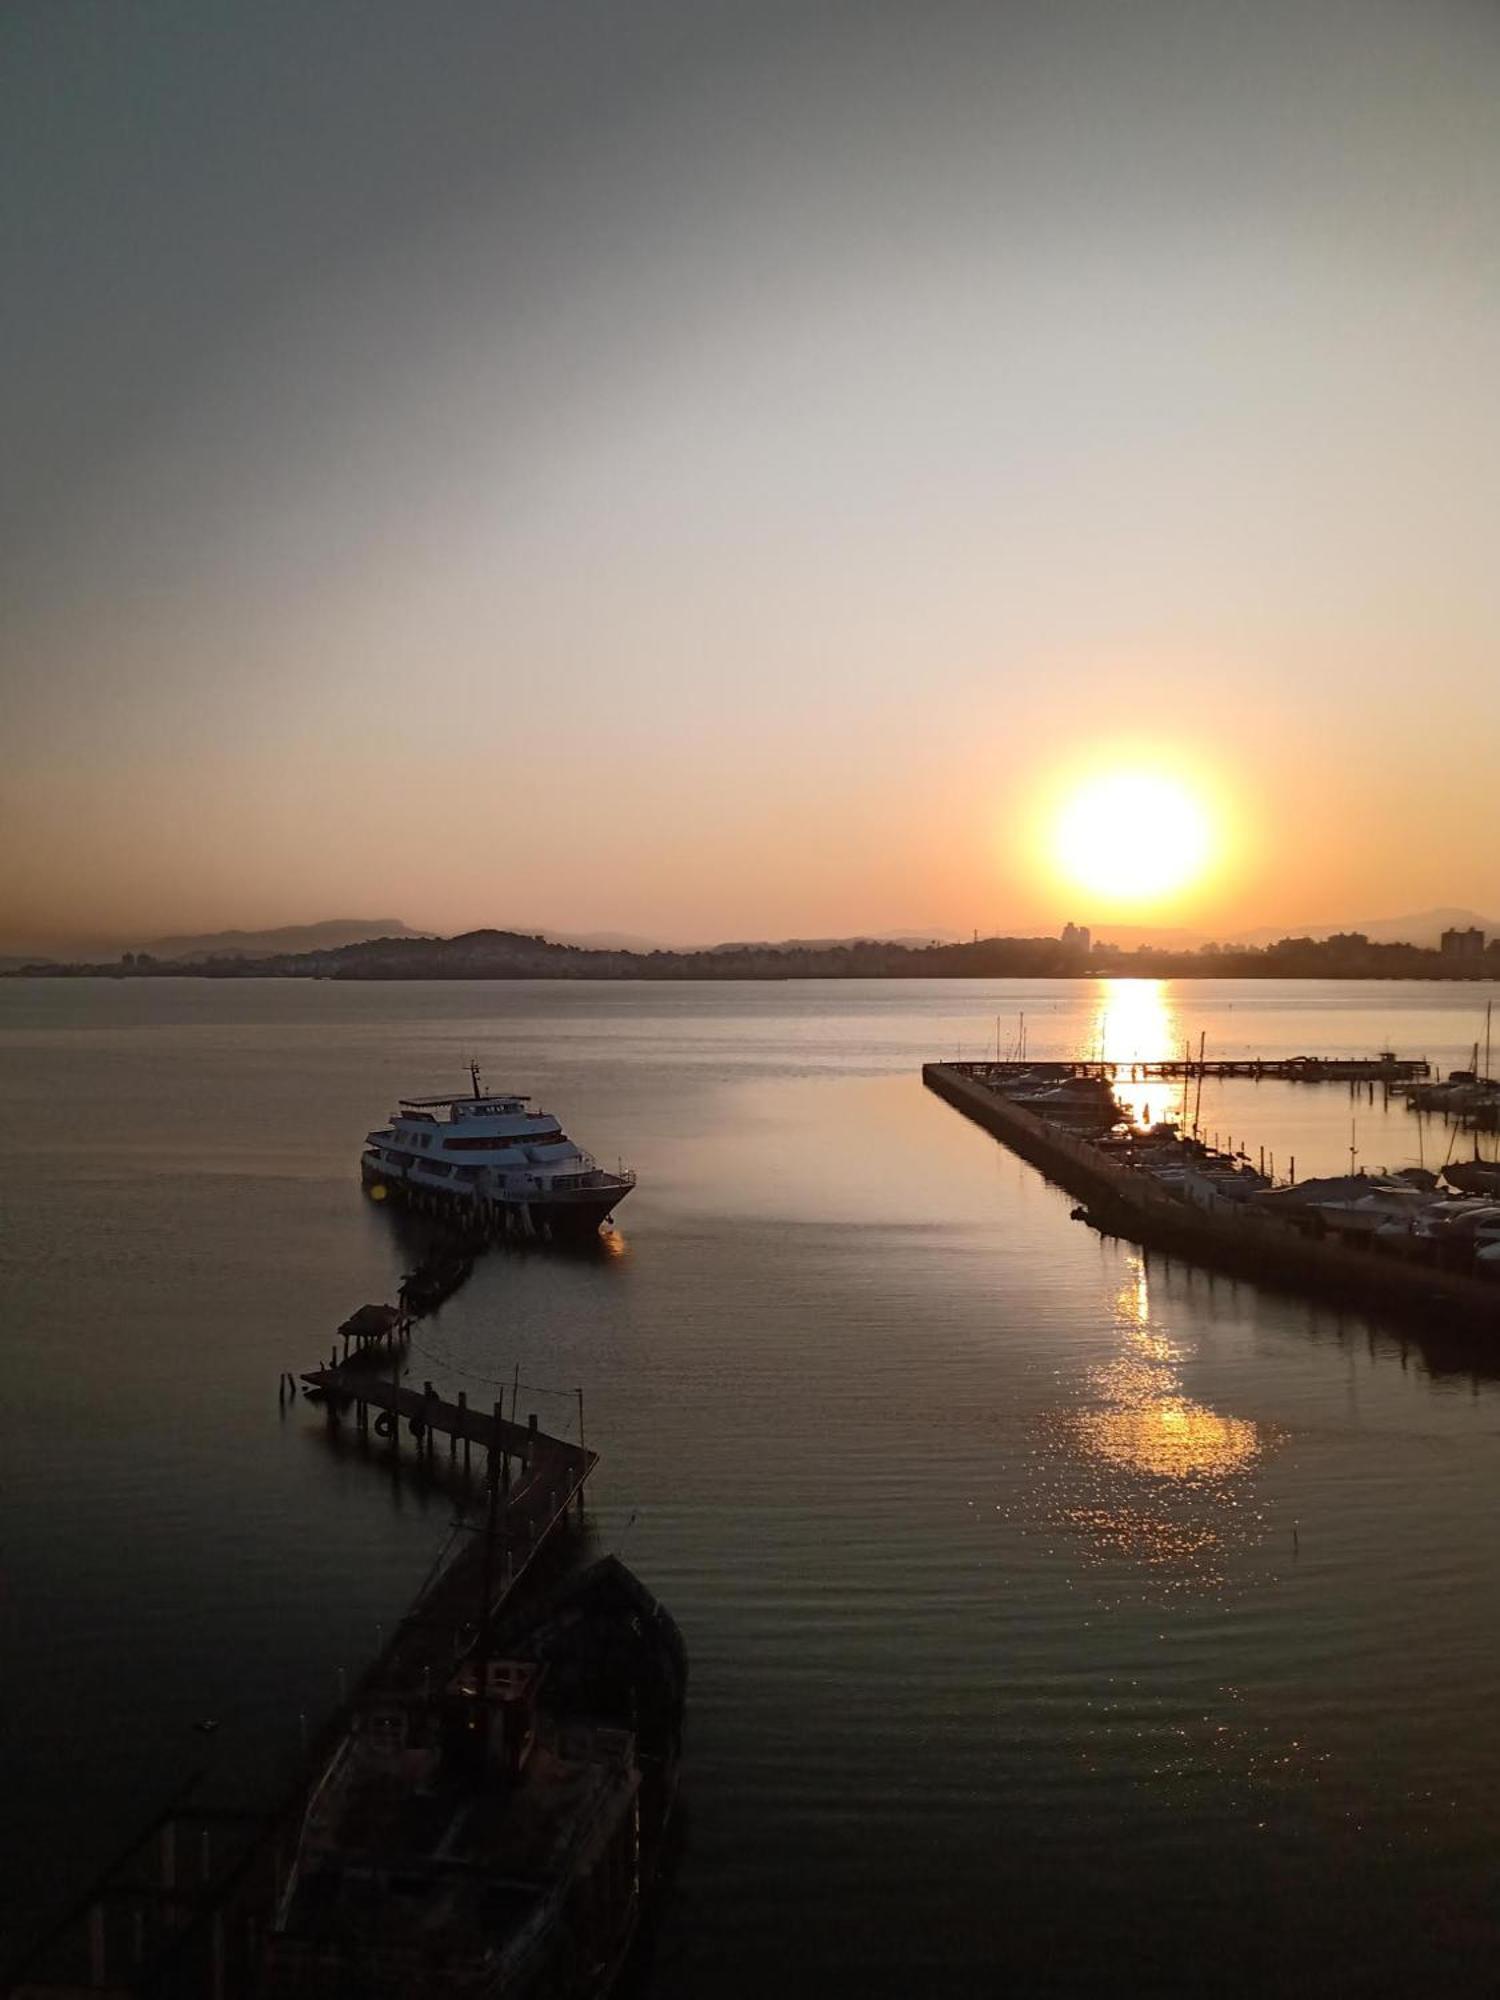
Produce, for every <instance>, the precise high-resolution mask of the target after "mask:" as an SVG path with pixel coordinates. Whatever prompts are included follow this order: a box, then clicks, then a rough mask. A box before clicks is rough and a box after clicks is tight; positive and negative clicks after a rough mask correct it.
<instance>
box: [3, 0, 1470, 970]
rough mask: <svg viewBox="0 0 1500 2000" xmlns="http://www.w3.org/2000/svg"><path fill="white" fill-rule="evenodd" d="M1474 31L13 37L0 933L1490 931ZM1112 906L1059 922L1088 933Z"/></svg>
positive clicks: (800, 22)
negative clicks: (1066, 823) (1180, 829)
mask: <svg viewBox="0 0 1500 2000" xmlns="http://www.w3.org/2000/svg"><path fill="white" fill-rule="evenodd" d="M1497 105H1500V10H1497V9H1496V7H1495V6H1494V5H1493V4H1492V0H1486V4H1473V5H1459V4H1442V0H1411V4H1407V5H1385V4H1381V0H1358V4H1343V5H1341V4H1332V3H1331V0H1327V4H1323V3H1321V0H1290V4H1285V5H1283V4H1277V0H1173V4H1161V5H1153V4H1150V0H1129V4H1121V0H1101V4H1098V5H1088V4H1068V0H1044V4H1037V5H1026V4H1011V3H1010V0H988V4H984V5H979V4H944V0H920V4H918V0H910V4H904V5H897V4H890V3H889V0H850V4H839V0H833V4H829V0H798V3H797V4H787V5H783V4H779V0H746V4H715V0H675V4H672V5H660V4H643V0H595V4H591V5H581V4H572V3H571V0H534V4H529V5H510V4H503V0H487V3H486V4H479V0H472V4H465V5H445V4H441V0H421V4H418V0H403V4H399V5H397V4H390V3H389V0H359V4H357V5H355V4H335V0H316V4H309V0H281V3H280V4H278V0H256V4H249V0H236V3H235V4H214V0H175V3H174V0H140V4H134V5H131V4H124V3H123V0H99V4H87V3H86V0H10V4H9V5H8V6H6V7H5V8H4V9H3V11H0V201H3V204H4V219H3V229H4V237H3V241H4V301H5V305H4V313H3V318H0V396H3V398H4V403H5V409H4V443H3V452H0V480H3V519H4V540H3V557H0V619H3V626H0V643H3V687H0V695H3V709H0V725H3V734H4V762H3V778H0V851H3V853H4V863H3V871H4V873H3V877H0V889H3V892H4V901H5V906H6V907H5V910H4V912H3V915H0V942H8V943H11V944H22V945H24V946H25V947H28V948H34V947H37V946H39V945H43V944H45V943H46V942H47V941H48V940H49V939H54V938H58V937H62V936H67V935H83V936H88V937H126V938H128V937H132V936H133V937H135V938H136V939H137V941H139V940H140V939H142V938H144V937H147V936H150V935H152V934H154V933H156V932H159V931H168V930H182V929H206V928H219V927H221V926H227V925H244V926H259V925H264V924H271V923H284V922H298V921H307V920H312V919H315V918H319V917H325V916H334V915H345V914H363V913H372V914H374V913H382V912H396V913H399V914H400V915H402V916H403V917H404V918H405V919H406V920H407V921H408V922H410V923H414V924H421V925H432V926H436V927H439V928H442V929H445V930H446V929H454V928H460V927H467V926H471V925H475V924H479V923H488V922H493V923H502V924H504V923H523V924H527V925H551V926H556V927H560V928H563V929H570V930H575V931H576V930H591V929H600V928H609V929H623V930H632V931H640V932H646V933H649V934H653V935H658V936H663V937H669V938H710V937H717V936H732V935H740V936H743V935H786V934H802V935H815V934H827V933H846V932H850V931H854V930H859V929H876V930H880V929H893V928H898V927H903V926H908V925H947V926H952V927H955V928H964V929H967V928H968V927H969V926H970V925H971V924H977V925H980V926H981V927H984V928H989V927H990V926H992V925H995V924H999V925H1001V926H1003V927H1005V928H1010V927H1017V928H1023V929H1029V928H1042V929H1048V930H1055V929H1056V927H1057V925H1058V923H1059V922H1060V921H1061V920H1062V918H1063V917H1064V916H1068V915H1074V916H1077V917H1079V918H1080V919H1081V920H1083V921H1088V920H1089V919H1090V917H1091V916H1092V917H1095V918H1097V916H1098V915H1099V912H1097V911H1091V910H1090V909H1089V908H1088V907H1087V904H1086V901H1082V899H1080V898H1078V897H1077V896H1072V895H1069V894H1067V893H1066V892H1064V891H1063V890H1062V889H1060V887H1059V885H1058V884H1057V883H1056V882H1055V881H1054V880H1053V879H1052V878H1051V877H1050V875H1049V874H1048V872H1047V871H1046V870H1045V868H1043V867H1042V866H1041V865H1040V864H1039V862H1038V860H1037V835H1036V825H1037V815H1038V813H1039V811H1040V810H1041V802H1042V801H1043V800H1044V799H1046V798H1049V797H1052V796H1054V795H1055V794H1056V792H1057V789H1058V786H1059V784H1060V783H1062V781H1063V779H1064V778H1065V777H1066V774H1068V773H1070V772H1073V771H1077V770H1083V769H1089V768H1094V769H1097V768H1099V767H1100V766H1103V765H1108V764H1110V763H1111V762H1112V761H1114V760H1117V759H1122V760H1124V761H1126V762H1131V761H1135V762H1139V761H1141V760H1143V759H1145V760H1147V761H1149V762H1150V763H1152V764H1153V765H1154V766H1157V767H1160V768H1163V769H1167V770H1170V771H1175V772H1179V773H1181V774H1182V775H1184V776H1186V777H1188V778H1189V779H1191V780H1192V781H1193V782H1194V783H1195V784H1196V785H1197V786H1198V787H1199V789H1200V790H1202V791H1204V792H1206V793H1207V794H1208V795H1209V796H1210V798H1212V799H1214V800H1217V801H1221V802H1223V803H1222V810H1223V811H1224V813H1225V815H1226V816H1227V818H1226V824H1227V826H1228V830H1229V838H1230V844H1231V846H1232V849H1233V865H1232V866H1229V867H1227V868H1225V869H1223V870H1221V871H1219V872H1217V873H1216V874H1215V875H1214V877H1213V879H1212V880H1211V882H1209V883H1207V884H1205V885H1204V887H1203V889H1202V891H1201V892H1199V893H1197V894H1194V895H1191V896H1188V897H1186V898H1180V899H1176V900H1175V901H1174V902H1173V904H1172V906H1171V908H1170V909H1163V910H1160V911H1158V912H1156V914H1159V915H1160V916H1161V917H1162V918H1163V919H1165V918H1167V917H1172V918H1176V919H1178V920H1180V921H1183V922H1187V923H1190V924H1193V925H1195V926H1198V927H1205V926H1206V927H1208V928H1215V927H1218V928H1225V929H1227V928H1234V927H1239V926H1242V925H1247V924H1255V923H1261V922H1280V921H1287V922H1296V921H1298V920H1302V921H1306V922H1312V921H1316V920H1319V919H1325V918H1327V919H1333V918H1339V917H1358V916H1374V915H1378V914H1381V913H1382V912H1387V911H1390V912H1394V911H1399V910H1404V909H1411V908H1416V907H1419V906H1421V905H1423V904H1430V903H1435V902H1462V903H1471V904H1475V905H1477V906H1479V907H1481V908H1484V907H1489V908H1491V909H1494V910H1495V911H1497V912H1500V783H1497V751H1500V660H1497V645H1496V640H1497V631H1500V616H1497V614H1500V580H1497V579H1500V532H1497V531H1500V113H1497V108H1496V107H1497ZM1081 901H1082V906H1079V905H1080V902H1081Z"/></svg>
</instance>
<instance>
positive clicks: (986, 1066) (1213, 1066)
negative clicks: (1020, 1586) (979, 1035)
mask: <svg viewBox="0 0 1500 2000" xmlns="http://www.w3.org/2000/svg"><path fill="white" fill-rule="evenodd" d="M948 1067H949V1068H951V1069H954V1070H957V1071H960V1072H961V1073H962V1074H964V1075H965V1076H972V1077H977V1078H979V1079H981V1080H983V1081H989V1082H1003V1081H1005V1080H1006V1079H1007V1078H1011V1077H1020V1076H1025V1075H1027V1074H1029V1073H1031V1072H1034V1071H1036V1070H1038V1069H1045V1070H1047V1071H1048V1072H1049V1074H1056V1075H1058V1076H1070V1077H1085V1076H1086V1077H1101V1078H1102V1079H1103V1080H1104V1081H1105V1082H1106V1083H1110V1082H1114V1083H1146V1082H1154V1081H1157V1080H1159V1079H1160V1080H1170V1079H1172V1078H1174V1077H1175V1078H1180V1079H1184V1080H1191V1079H1193V1078H1195V1077H1239V1078H1242V1079H1246V1080H1248V1081H1250V1082H1254V1083H1260V1082H1263V1081H1264V1082H1272V1081H1277V1082H1282V1083H1418V1082H1420V1081H1421V1080H1422V1079H1423V1078H1424V1077H1427V1076H1430V1075H1431V1074H1432V1065H1431V1064H1430V1063H1429V1062H1426V1061H1424V1060H1422V1059H1421V1058H1411V1057H1406V1056H1396V1055H1392V1054H1390V1053H1389V1052H1386V1053H1383V1054H1381V1055H1378V1056H1235V1057H1230V1058H1227V1059H1220V1058H1218V1057H1210V1058H1208V1059H1207V1060H1204V1059H1203V1058H1202V1057H1201V1056H1194V1055H1192V1054H1187V1055H1182V1056H1177V1057H1173V1058H1169V1059H1168V1060H1166V1061H1164V1062H1104V1061H1089V1062H1042V1061H1040V1060H1038V1061H1033V1062H1028V1061H1026V1060H1025V1059H1024V1058H1023V1059H1022V1060H1020V1061H1014V1060H1007V1061H1002V1062H968V1063H963V1062H960V1063H951V1064H949V1065H948Z"/></svg>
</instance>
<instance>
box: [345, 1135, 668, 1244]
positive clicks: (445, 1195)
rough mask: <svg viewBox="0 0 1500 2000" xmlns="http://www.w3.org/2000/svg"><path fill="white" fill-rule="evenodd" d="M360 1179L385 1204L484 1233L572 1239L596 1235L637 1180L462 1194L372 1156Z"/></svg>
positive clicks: (365, 1161) (363, 1164)
mask: <svg viewBox="0 0 1500 2000" xmlns="http://www.w3.org/2000/svg"><path fill="white" fill-rule="evenodd" d="M360 1178H361V1180H362V1181H363V1182H364V1185H365V1187H366V1189H367V1190H368V1191H369V1192H370V1193H371V1194H372V1195H376V1196H378V1198H379V1199H381V1200H389V1201H397V1202H400V1203H402V1204H403V1205H404V1206H406V1207H409V1208H415V1209H418V1210H422V1211H425V1212H429V1213H432V1214H439V1215H445V1216H450V1217H452V1218H454V1219H456V1220H460V1221H463V1222H465V1223H466V1224H467V1225H469V1226H471V1227H473V1228H476V1229H479V1230H495V1231H498V1232H500V1233H502V1234H505V1235H515V1236H539V1237H546V1238H553V1239H556V1240H569V1241H577V1240H579V1239H587V1238H588V1237H591V1236H597V1235H598V1233H599V1230H600V1227H601V1226H602V1225H603V1223H604V1222H605V1221H606V1220H607V1219H608V1218H609V1217H610V1216H611V1215H612V1214H613V1213H614V1211H615V1210H616V1209H617V1208H618V1207H619V1205H620V1203H621V1202H622V1201H623V1200H624V1199H625V1197H626V1195H628V1194H629V1193H630V1192H631V1190H632V1188H633V1187H634V1185H635V1183H634V1181H632V1180H626V1179H622V1178H616V1177H614V1176H612V1175H610V1176H603V1177H601V1180H600V1181H599V1182H598V1183H596V1184H595V1185H593V1186H590V1187H575V1188H556V1189H549V1190H547V1191H545V1192H541V1193H537V1194H535V1195H532V1196H531V1197H530V1198H529V1199H526V1200H523V1199H522V1198H521V1197H520V1196H519V1195H509V1194H504V1193H499V1194H489V1193H484V1192H482V1191H479V1190H474V1191H470V1190H468V1189H465V1190H464V1191H463V1192H462V1193H460V1192H459V1190H458V1189H456V1188H440V1187H433V1186H430V1185H427V1184H424V1183H423V1182H421V1181H416V1180H411V1179H408V1178H407V1177H406V1176H405V1175H402V1174H396V1173H392V1172H391V1170H390V1169H389V1168H388V1167H387V1166H385V1165H383V1164H382V1163H381V1162H379V1161H372V1160H371V1159H370V1157H369V1155H368V1154H367V1155H366V1156H365V1158H364V1159H363V1160H362V1161H361V1162H360Z"/></svg>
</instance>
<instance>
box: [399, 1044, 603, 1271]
mask: <svg viewBox="0 0 1500 2000" xmlns="http://www.w3.org/2000/svg"><path fill="white" fill-rule="evenodd" d="M469 1076H470V1080H471V1082H472V1084H473V1089H472V1090H471V1092H470V1093H469V1095H468V1096H466V1097H403V1098H402V1100H401V1102H400V1103H399V1104H398V1105H397V1107H396V1109H395V1111H394V1112H393V1113H392V1114H391V1121H390V1123H389V1125H387V1126H385V1127H383V1128H382V1129H381V1130H380V1131H378V1132H372V1133H370V1135H369V1137H368V1139H367V1140H366V1141H365V1152H364V1156H363V1158H362V1159H361V1161H360V1172H361V1174H362V1176H363V1179H364V1182H365V1185H366V1186H367V1187H368V1188H369V1189H370V1191H371V1193H372V1194H373V1193H375V1192H377V1190H378V1191H383V1192H384V1193H386V1194H391V1195H396V1196H398V1197H400V1198H403V1199H406V1200H412V1199H413V1198H415V1199H416V1200H417V1201H418V1202H419V1205H426V1203H427V1202H428V1201H430V1202H431V1203H432V1205H433V1206H438V1207H448V1206H453V1207H458V1208H460V1209H469V1210H472V1212H473V1216H474V1219H475V1221H476V1222H479V1223H481V1224H483V1223H489V1224H493V1225H498V1226H500V1227H502V1228H512V1229H516V1230H518V1231H520V1232H521V1233H522V1234H524V1235H543V1236H546V1235H568V1236H575V1235H593V1234H594V1233H595V1232H596V1231H597V1230H598V1228H599V1225H600V1223H601V1222H603V1221H604V1219H605V1217H606V1216H607V1215H609V1214H610V1212H611V1211H612V1210H613V1209H615V1208H617V1207H618V1206H619V1204H620V1203H621V1202H622V1201H623V1200H624V1199H625V1197H626V1195H627V1194H629V1192H630V1190H631V1189H632V1188H633V1187H634V1186H635V1175H634V1174H633V1173H630V1172H629V1171H626V1170H624V1169H622V1170H621V1171H620V1172H619V1173H613V1174H612V1173H608V1172H606V1171H605V1169H604V1168H602V1167H601V1166H599V1164H598V1163H597V1161H595V1160H593V1159H591V1158H590V1157H589V1155H588V1154H587V1153H585V1152H583V1151H582V1150H581V1148H579V1147H578V1146H575V1145H574V1143H573V1141H572V1140H571V1139H570V1138H568V1136H567V1134H566V1133H565V1132H563V1130H562V1129H561V1127H560V1126H559V1125H558V1122H557V1120H556V1119H555V1118H554V1117H553V1116H552V1114H551V1112H549V1111H533V1110H532V1109H531V1099H530V1098H529V1097H520V1096H517V1095H516V1093H515V1092H514V1091H509V1090H502V1091H494V1090H486V1089H485V1088H484V1086H483V1084H482V1083H481V1081H480V1075H479V1065H478V1064H477V1063H470V1065H469Z"/></svg>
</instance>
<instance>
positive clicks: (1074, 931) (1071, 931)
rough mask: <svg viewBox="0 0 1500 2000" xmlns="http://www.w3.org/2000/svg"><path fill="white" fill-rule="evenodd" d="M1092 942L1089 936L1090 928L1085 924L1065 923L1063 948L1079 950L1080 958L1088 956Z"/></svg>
mask: <svg viewBox="0 0 1500 2000" xmlns="http://www.w3.org/2000/svg"><path fill="white" fill-rule="evenodd" d="M1091 943H1092V940H1091V939H1090V937H1089V934H1088V930H1087V928H1086V927H1085V926H1084V925H1083V924H1064V925H1063V934H1062V948H1063V950H1064V951H1073V952H1077V954H1078V956H1079V957H1080V958H1087V957H1088V955H1089V950H1090V946H1091Z"/></svg>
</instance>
